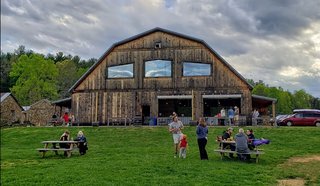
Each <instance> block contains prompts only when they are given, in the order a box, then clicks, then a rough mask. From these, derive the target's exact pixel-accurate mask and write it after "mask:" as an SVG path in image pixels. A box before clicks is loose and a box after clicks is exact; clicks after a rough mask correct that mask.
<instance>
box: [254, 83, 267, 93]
mask: <svg viewBox="0 0 320 186" xmlns="http://www.w3.org/2000/svg"><path fill="white" fill-rule="evenodd" d="M252 93H253V94H256V95H260V96H268V88H267V87H266V86H265V85H264V83H259V84H257V85H256V86H255V87H254V88H253V90H252Z"/></svg>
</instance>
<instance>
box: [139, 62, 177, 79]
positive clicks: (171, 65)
mask: <svg viewBox="0 0 320 186" xmlns="http://www.w3.org/2000/svg"><path fill="white" fill-rule="evenodd" d="M152 61H167V62H170V75H169V76H146V72H147V71H146V67H147V65H146V64H147V63H148V62H152ZM143 72H144V73H143V77H144V78H172V75H173V60H171V59H151V60H145V61H144V62H143Z"/></svg>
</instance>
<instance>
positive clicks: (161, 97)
mask: <svg viewBox="0 0 320 186" xmlns="http://www.w3.org/2000/svg"><path fill="white" fill-rule="evenodd" d="M157 98H158V99H192V95H168V96H157Z"/></svg>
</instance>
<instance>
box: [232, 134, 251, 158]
mask: <svg viewBox="0 0 320 186" xmlns="http://www.w3.org/2000/svg"><path fill="white" fill-rule="evenodd" d="M235 141H236V151H237V153H238V154H237V155H238V158H239V159H240V160H242V161H245V160H247V161H248V160H250V154H241V153H250V150H249V147H248V137H247V135H246V134H245V133H244V130H243V129H242V128H240V129H239V133H238V134H236V136H235Z"/></svg>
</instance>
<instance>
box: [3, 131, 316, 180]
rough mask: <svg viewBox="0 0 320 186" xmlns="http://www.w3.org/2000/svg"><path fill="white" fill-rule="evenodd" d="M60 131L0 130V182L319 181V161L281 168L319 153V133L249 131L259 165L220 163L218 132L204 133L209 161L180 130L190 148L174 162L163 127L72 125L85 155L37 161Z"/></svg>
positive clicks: (51, 155)
mask: <svg viewBox="0 0 320 186" xmlns="http://www.w3.org/2000/svg"><path fill="white" fill-rule="evenodd" d="M64 129H65V128H62V127H46V128H37V127H26V128H7V129H1V185H15V186H16V185H276V184H277V180H278V179H283V178H296V177H299V178H303V179H305V180H306V181H307V184H309V185H313V184H314V185H318V184H320V175H319V172H320V170H319V167H320V162H319V161H314V162H313V163H312V164H310V165H306V164H305V165H303V166H301V167H303V170H302V169H301V170H300V169H299V167H300V166H295V165H292V166H291V165H290V166H282V165H283V164H284V163H285V162H286V161H287V160H288V159H289V158H290V157H295V156H308V155H320V145H319V144H320V128H315V127H291V128H288V127H280V128H269V127H266V128H265V127H258V128H254V131H255V136H256V137H264V138H267V139H270V140H271V143H270V144H269V145H265V146H263V147H262V148H263V149H264V151H265V154H263V155H262V156H261V157H260V159H259V160H260V161H259V163H258V164H256V163H254V161H252V163H244V162H239V161H238V160H224V161H222V160H220V156H219V154H217V153H214V152H213V150H214V149H215V148H217V146H218V145H217V144H216V142H215V137H216V136H217V135H221V134H222V131H223V130H224V128H220V127H210V128H209V139H208V145H207V151H208V155H209V161H201V160H200V158H199V151H198V146H197V141H196V135H195V127H185V129H184V131H183V132H184V133H185V134H187V135H188V142H189V145H190V146H189V149H188V152H187V158H186V159H178V158H177V159H175V158H174V157H173V155H174V154H173V142H172V137H171V135H170V134H169V133H168V130H167V128H166V127H127V128H122V127H119V128H113V127H110V128H107V127H79V128H77V127H71V128H68V130H69V131H70V132H71V135H72V136H73V137H75V136H76V133H77V132H78V131H79V130H83V131H84V133H85V134H86V136H87V139H88V142H89V151H88V152H87V154H86V155H84V156H80V155H79V153H78V152H76V153H74V154H73V155H72V156H71V158H65V157H64V156H62V155H58V156H56V155H54V153H53V152H47V154H46V157H45V158H41V156H40V154H39V153H38V152H37V151H36V148H41V147H42V146H43V145H42V144H41V143H40V142H41V141H44V140H57V139H58V138H59V137H60V135H61V134H62V133H63V131H64ZM245 129H246V128H245ZM236 130H237V129H236ZM297 167H298V168H297ZM306 170H308V171H306Z"/></svg>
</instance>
